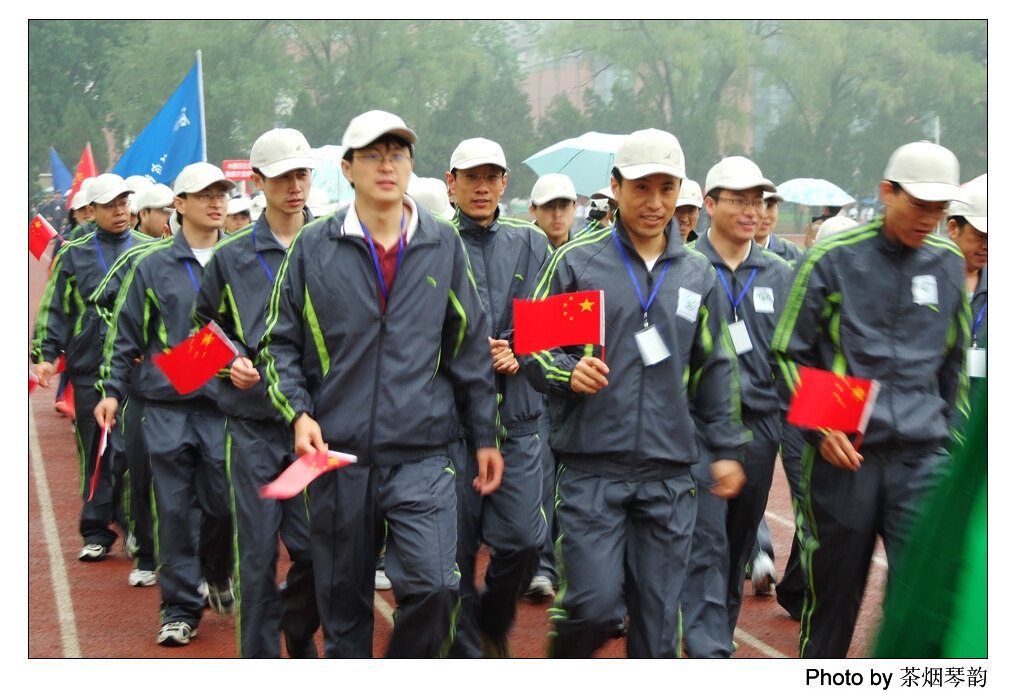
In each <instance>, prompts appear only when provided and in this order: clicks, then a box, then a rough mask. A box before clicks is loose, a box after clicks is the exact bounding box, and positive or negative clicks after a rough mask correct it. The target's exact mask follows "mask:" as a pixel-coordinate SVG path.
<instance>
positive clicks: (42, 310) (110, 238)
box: [32, 173, 148, 561]
mask: <svg viewBox="0 0 1016 691" xmlns="http://www.w3.org/2000/svg"><path fill="white" fill-rule="evenodd" d="M130 193H131V190H130V189H128V188H127V184H126V183H125V182H124V180H123V178H121V177H120V176H119V175H115V174H113V173H106V174H103V175H100V176H98V177H96V178H93V179H92V181H91V183H90V184H89V187H88V192H87V194H88V207H89V210H90V213H91V217H92V220H90V221H85V222H84V224H83V226H82V231H81V233H80V234H79V236H78V238H77V239H76V240H72V241H70V242H68V243H67V244H66V245H64V247H63V248H62V249H61V250H60V251H59V252H58V253H57V255H56V257H55V258H54V261H53V267H52V272H51V274H50V277H49V281H48V282H47V284H46V291H45V293H43V297H42V301H41V302H40V304H39V311H38V314H37V316H36V320H35V338H34V339H33V341H32V358H33V360H34V361H35V362H36V363H37V365H36V367H35V373H36V375H37V376H38V377H39V385H40V386H43V387H49V386H50V378H51V377H53V375H54V373H55V370H56V368H55V365H54V363H55V362H56V361H57V359H58V358H59V357H60V354H61V353H64V356H65V363H66V370H65V372H66V373H67V376H68V378H69V380H70V382H71V384H72V385H73V387H74V407H75V409H76V410H77V411H78V414H77V416H76V417H75V419H74V434H75V436H76V437H77V449H78V465H79V467H80V468H81V474H82V477H81V488H82V496H81V499H82V502H83V504H82V507H81V519H80V522H79V531H80V533H81V537H82V539H83V541H84V547H83V548H82V550H81V552H80V553H79V554H78V559H80V560H81V561H101V560H102V559H105V558H106V555H107V554H108V553H109V550H110V547H112V545H113V542H114V541H115V540H116V537H117V535H116V532H115V531H114V530H112V529H111V528H110V525H111V524H112V523H114V522H115V521H122V518H123V517H122V516H118V515H117V513H118V511H117V508H118V505H117V500H118V499H119V497H118V496H117V494H118V492H117V490H116V488H115V485H117V484H119V483H118V482H117V481H116V477H115V474H114V469H113V463H112V458H113V446H112V445H110V446H108V447H107V449H106V451H105V452H104V453H103V455H102V458H101V460H98V462H97V459H98V455H99V443H100V428H99V427H98V426H97V425H96V423H95V418H93V417H92V416H91V415H90V414H89V411H91V410H92V408H94V407H95V404H96V403H97V402H98V400H99V398H98V396H97V394H96V391H95V389H94V385H95V381H96V379H98V378H99V363H100V360H101V351H102V334H103V324H102V320H101V319H100V318H99V315H98V313H97V312H96V311H95V309H94V307H93V306H92V305H91V304H90V303H89V302H88V297H89V296H90V295H91V294H92V292H93V291H94V290H95V289H96V287H97V286H98V285H99V284H100V283H101V282H102V280H103V278H104V277H105V276H106V274H107V273H108V272H109V269H110V267H111V266H112V265H113V264H114V263H115V262H116V260H117V258H118V257H120V255H122V254H123V253H124V252H126V251H127V250H128V249H129V248H130V247H131V246H132V245H134V246H138V245H140V244H142V243H144V242H145V241H147V240H148V238H147V237H146V236H145V235H143V234H141V233H138V232H135V231H132V230H130V228H129V227H128V221H129V218H130V210H129V208H128V207H129V203H130V202H129V200H128V196H129V195H130ZM96 472H98V474H99V477H98V478H97V479H95V478H94V475H95V473H96ZM93 479H94V480H95V482H94V491H93V489H92V487H93Z"/></svg>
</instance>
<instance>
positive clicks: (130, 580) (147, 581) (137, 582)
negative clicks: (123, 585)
mask: <svg viewBox="0 0 1016 691" xmlns="http://www.w3.org/2000/svg"><path fill="white" fill-rule="evenodd" d="M157 581H158V578H157V577H156V575H155V572H154V571H146V570H145V569H134V570H133V571H131V572H130V573H129V574H128V575H127V585H132V586H142V587H147V586H150V585H155V583H156V582H157Z"/></svg>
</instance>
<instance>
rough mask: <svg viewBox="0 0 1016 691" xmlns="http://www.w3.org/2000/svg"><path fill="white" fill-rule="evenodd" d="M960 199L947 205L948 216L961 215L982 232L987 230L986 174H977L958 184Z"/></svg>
mask: <svg viewBox="0 0 1016 691" xmlns="http://www.w3.org/2000/svg"><path fill="white" fill-rule="evenodd" d="M960 191H961V192H962V193H963V196H964V199H963V200H962V201H954V202H952V203H951V204H950V205H949V215H950V216H962V217H963V218H965V219H967V223H969V224H970V225H972V226H973V227H974V228H975V229H976V230H979V231H981V232H982V233H987V232H988V174H987V173H984V174H983V175H978V176H977V177H976V178H974V179H973V180H970V181H969V182H965V183H963V185H961V186H960Z"/></svg>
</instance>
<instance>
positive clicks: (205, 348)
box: [152, 322, 237, 394]
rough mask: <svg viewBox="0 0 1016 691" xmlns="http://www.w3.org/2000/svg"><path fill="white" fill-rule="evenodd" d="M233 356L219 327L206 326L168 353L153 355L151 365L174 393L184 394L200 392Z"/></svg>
mask: <svg viewBox="0 0 1016 691" xmlns="http://www.w3.org/2000/svg"><path fill="white" fill-rule="evenodd" d="M236 355H237V350H236V346H234V345H233V343H232V341H230V340H229V339H228V338H226V334H224V333H222V329H221V328H219V325H218V324H216V323H215V322H209V323H208V324H206V325H205V326H204V327H203V328H202V329H201V330H200V331H198V332H197V333H196V334H194V335H193V336H191V337H190V338H188V339H187V340H186V341H184V342H183V343H181V344H180V345H178V346H176V347H175V348H173V349H172V350H171V351H169V352H168V353H159V354H158V355H155V356H154V357H153V358H152V362H154V363H155V365H156V366H157V367H158V368H159V369H161V370H162V373H163V374H165V375H166V378H167V379H169V381H170V383H171V384H172V385H173V387H174V388H175V389H176V390H177V391H178V392H180V393H181V394H188V393H191V392H192V391H196V390H198V389H199V388H201V387H202V386H203V385H204V384H205V382H207V381H208V380H209V379H211V378H212V377H214V376H215V373H216V372H218V371H219V370H220V369H222V368H223V367H225V366H226V365H227V364H229V363H230V362H231V361H232V360H233V358H234V357H236Z"/></svg>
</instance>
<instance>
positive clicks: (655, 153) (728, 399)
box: [523, 129, 751, 658]
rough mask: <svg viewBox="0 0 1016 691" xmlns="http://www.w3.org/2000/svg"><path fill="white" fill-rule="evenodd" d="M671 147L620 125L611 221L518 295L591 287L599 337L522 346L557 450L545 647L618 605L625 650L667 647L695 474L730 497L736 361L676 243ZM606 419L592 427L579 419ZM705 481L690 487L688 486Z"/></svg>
mask: <svg viewBox="0 0 1016 691" xmlns="http://www.w3.org/2000/svg"><path fill="white" fill-rule="evenodd" d="M684 175H685V172H684V153H683V152H682V150H681V146H680V144H679V143H678V141H677V139H676V138H675V137H674V136H673V135H672V134H669V133H667V132H662V131H660V130H655V129H649V130H641V131H639V132H635V133H633V134H631V135H629V136H628V137H627V138H626V139H625V140H624V142H622V144H621V146H620V147H618V150H617V154H616V155H615V158H614V170H613V179H612V180H611V188H612V190H613V193H614V197H615V198H616V199H617V203H618V211H617V218H616V220H615V222H614V225H613V227H612V228H605V229H603V230H600V231H593V232H590V233H588V234H586V235H583V236H581V237H578V238H575V239H574V240H572V241H571V242H568V243H566V244H565V245H564V246H562V247H561V249H559V250H557V251H556V252H555V253H554V255H553V256H552V257H551V259H550V261H549V262H548V264H547V265H546V267H545V268H544V270H543V272H542V275H541V277H540V280H539V282H538V284H537V289H536V291H535V292H534V296H533V297H534V298H537V299H539V298H544V297H546V296H548V295H556V294H561V293H569V292H574V291H582V290H603V291H604V298H603V305H604V310H605V315H604V316H605V321H606V324H607V327H608V328H607V331H606V343H605V345H604V347H603V348H601V347H600V346H592V345H587V346H578V347H565V348H555V349H553V350H550V351H549V356H548V354H547V353H542V354H536V355H533V356H526V357H524V358H523V364H524V368H525V372H526V376H527V377H529V378H530V379H531V381H533V383H534V385H535V386H537V387H538V388H540V389H541V390H543V391H547V392H549V393H550V394H551V396H550V413H551V439H550V445H551V447H552V448H553V449H554V450H555V451H556V452H557V453H558V454H559V458H560V459H561V468H560V475H559V478H558V518H559V521H560V524H561V540H560V543H561V559H562V565H563V571H562V579H563V580H562V583H563V584H562V588H561V591H560V593H559V594H558V597H557V600H556V601H555V603H554V608H553V609H552V610H551V623H552V626H553V630H552V632H551V636H550V653H551V655H552V656H554V657H588V656H591V655H592V654H593V653H594V652H595V651H596V650H597V649H598V648H599V647H600V646H601V645H603V643H604V642H605V641H606V640H607V639H608V638H610V637H612V636H613V635H614V630H615V627H616V624H617V617H618V613H619V612H620V611H623V608H624V607H625V606H626V607H627V611H628V613H629V615H630V621H631V626H630V629H631V630H630V633H629V635H628V656H629V657H671V658H672V657H675V656H676V655H677V654H678V625H679V621H680V611H679V603H680V601H681V592H682V589H683V587H684V583H685V578H686V575H687V572H688V566H689V557H690V555H691V541H692V529H693V526H694V525H695V514H696V502H695V497H694V495H695V491H696V482H695V480H694V478H693V476H692V467H693V466H694V465H695V464H696V463H700V462H701V463H705V464H708V465H709V468H710V470H711V479H710V482H709V491H712V492H714V493H715V494H716V495H717V496H719V497H722V498H725V499H726V498H730V497H733V496H735V495H736V494H737V493H738V491H739V490H740V488H741V485H742V484H743V482H744V471H743V470H742V468H741V462H740V459H741V457H742V456H743V453H744V448H745V447H746V445H747V443H748V441H749V440H750V436H751V435H750V433H749V432H748V430H747V429H746V428H745V427H743V426H742V425H741V424H740V411H739V404H738V399H737V395H736V392H737V360H736V355H735V353H734V351H733V344H732V343H731V341H730V335H729V333H728V332H727V327H726V324H725V323H724V322H723V321H722V320H721V319H720V317H719V315H720V314H721V313H722V309H721V308H722V303H721V300H726V297H725V295H724V294H723V288H722V286H721V285H720V282H719V279H718V278H717V276H716V271H715V270H714V269H713V267H712V266H710V265H709V262H708V261H706V259H705V258H704V257H703V256H702V255H701V254H699V253H697V252H693V251H691V250H689V249H688V248H687V247H685V245H684V243H683V242H682V241H681V234H680V231H679V230H678V224H677V221H675V220H674V218H673V216H674V210H675V208H676V206H677V198H678V193H679V188H680V185H681V181H682V178H684ZM602 420H610V421H611V424H609V425H603V424H597V423H595V422H593V423H590V422H589V421H602ZM701 490H702V491H705V490H706V488H705V487H703V488H701Z"/></svg>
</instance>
